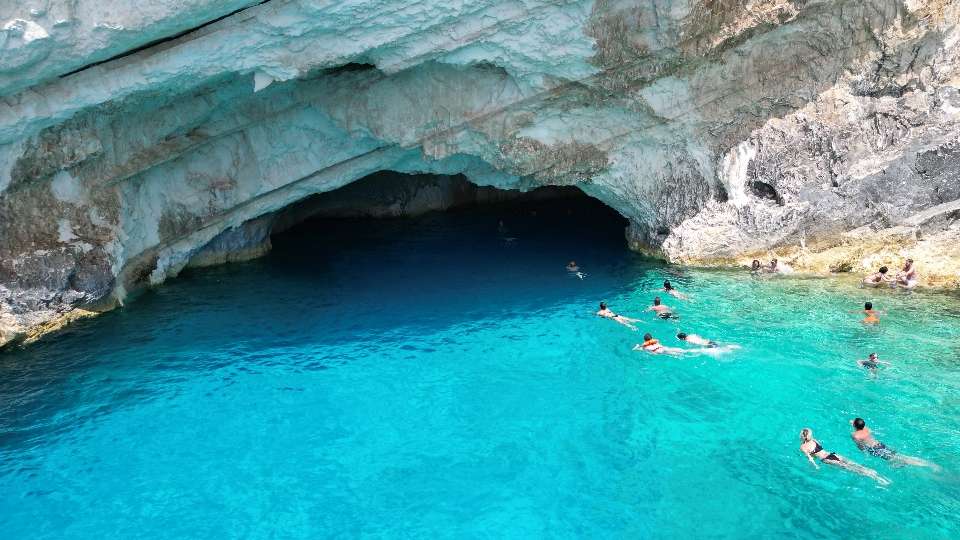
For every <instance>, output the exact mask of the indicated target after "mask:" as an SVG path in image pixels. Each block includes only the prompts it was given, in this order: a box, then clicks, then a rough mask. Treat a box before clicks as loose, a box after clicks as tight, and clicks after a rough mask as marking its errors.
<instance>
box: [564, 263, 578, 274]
mask: <svg viewBox="0 0 960 540" xmlns="http://www.w3.org/2000/svg"><path fill="white" fill-rule="evenodd" d="M579 271H580V267H579V266H577V261H570V262H568V263H567V272H579Z"/></svg>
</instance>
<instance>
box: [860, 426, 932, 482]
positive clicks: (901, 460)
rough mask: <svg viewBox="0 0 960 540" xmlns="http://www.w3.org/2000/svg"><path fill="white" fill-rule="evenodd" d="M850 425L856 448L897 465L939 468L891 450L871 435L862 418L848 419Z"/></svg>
mask: <svg viewBox="0 0 960 540" xmlns="http://www.w3.org/2000/svg"><path fill="white" fill-rule="evenodd" d="M850 425H851V426H853V433H851V434H850V437H851V438H852V439H853V442H854V443H856V445H857V448H859V449H860V451H862V452H866V453H868V454H870V455H871V456H874V457H878V458H881V459H885V460H887V461H889V462H891V463H895V464H898V465H912V466H914V467H929V468H931V469H934V470H939V469H940V466H939V465H937V464H935V463H931V462H929V461H927V460H925V459H920V458H918V457H912V456H905V455H903V454H898V453H897V451H896V450H893V449H892V448H889V447H888V446H887V445H885V444H883V443H882V442H880V441H878V440H877V439H876V438H875V437H874V436H873V433H872V432H871V431H870V428H868V427H867V423H866V422H865V421H864V420H863V418H859V417H857V418H854V419H853V420H851V421H850Z"/></svg>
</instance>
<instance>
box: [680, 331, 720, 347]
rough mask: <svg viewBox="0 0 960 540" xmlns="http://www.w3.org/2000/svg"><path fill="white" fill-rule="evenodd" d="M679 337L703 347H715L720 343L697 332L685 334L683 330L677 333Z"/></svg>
mask: <svg viewBox="0 0 960 540" xmlns="http://www.w3.org/2000/svg"><path fill="white" fill-rule="evenodd" d="M677 339H679V340H680V341H686V342H687V343H689V344H691V345H700V346H701V347H707V348H710V349H714V348H716V347H718V346H719V345H720V344H719V343H717V342H716V341H714V340H712V339H706V338H703V337H700V336H698V335H696V334H684V333H683V332H680V333H678V334H677Z"/></svg>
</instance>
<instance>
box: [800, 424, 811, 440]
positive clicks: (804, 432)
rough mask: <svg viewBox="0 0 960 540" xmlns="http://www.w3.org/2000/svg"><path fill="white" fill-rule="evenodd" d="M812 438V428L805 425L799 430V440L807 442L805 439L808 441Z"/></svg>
mask: <svg viewBox="0 0 960 540" xmlns="http://www.w3.org/2000/svg"><path fill="white" fill-rule="evenodd" d="M812 438H813V430H812V429H810V428H807V427H805V428H803V429H801V430H800V440H801V441H803V442H807V441H809V440H810V439H812Z"/></svg>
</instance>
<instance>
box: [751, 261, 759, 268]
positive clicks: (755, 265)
mask: <svg viewBox="0 0 960 540" xmlns="http://www.w3.org/2000/svg"><path fill="white" fill-rule="evenodd" d="M750 268H760V261H759V260H757V259H754V260H753V262H752V263H750Z"/></svg>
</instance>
